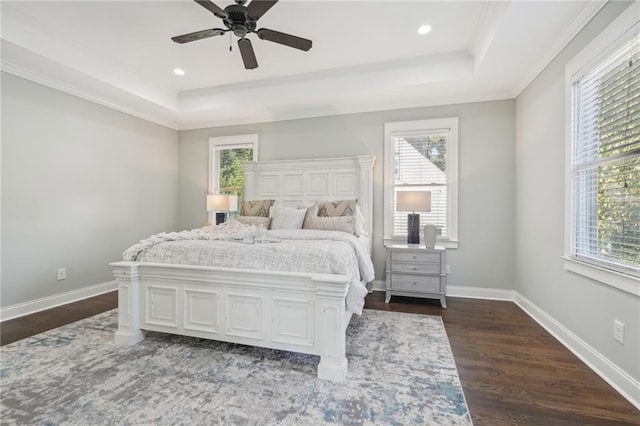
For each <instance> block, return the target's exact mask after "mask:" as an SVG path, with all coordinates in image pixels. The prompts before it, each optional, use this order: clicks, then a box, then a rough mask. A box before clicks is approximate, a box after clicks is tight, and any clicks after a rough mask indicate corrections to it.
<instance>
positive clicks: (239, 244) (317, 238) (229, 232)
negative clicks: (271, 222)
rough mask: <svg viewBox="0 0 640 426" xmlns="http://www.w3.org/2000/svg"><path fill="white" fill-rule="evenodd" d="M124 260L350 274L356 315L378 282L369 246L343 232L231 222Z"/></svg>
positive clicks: (150, 242) (162, 240)
mask: <svg viewBox="0 0 640 426" xmlns="http://www.w3.org/2000/svg"><path fill="white" fill-rule="evenodd" d="M123 257H124V259H125V260H135V261H139V262H145V263H170V264H181V265H199V266H219V267H228V268H240V269H255V270H268V271H291V272H307V273H308V272H315V273H324V274H343V275H348V276H350V277H351V283H350V286H349V292H348V294H347V298H346V309H347V311H349V312H353V313H356V314H361V313H362V308H363V307H364V297H365V296H366V294H367V289H366V286H365V284H366V283H367V282H369V281H372V280H373V279H374V269H373V264H372V262H371V257H370V256H369V254H368V250H367V248H366V247H365V242H363V241H362V240H359V239H357V238H356V237H354V236H353V235H351V234H348V233H345V232H339V231H319V230H307V229H295V230H277V231H259V230H258V229H257V228H256V227H255V226H248V225H239V224H237V223H235V224H234V222H230V223H229V225H226V226H222V227H221V226H217V227H205V228H199V229H196V230H191V231H183V232H177V233H175V232H174V233H168V234H158V235H156V236H153V237H151V238H150V239H147V240H142V241H140V243H138V244H136V245H134V246H132V247H131V248H130V249H128V250H127V251H126V252H125V253H124V256H123Z"/></svg>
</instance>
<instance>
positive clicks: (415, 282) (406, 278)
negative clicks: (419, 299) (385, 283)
mask: <svg viewBox="0 0 640 426" xmlns="http://www.w3.org/2000/svg"><path fill="white" fill-rule="evenodd" d="M391 286H392V288H393V290H406V291H423V292H429V293H440V277H429V276H423V275H403V274H393V275H392V278H391Z"/></svg>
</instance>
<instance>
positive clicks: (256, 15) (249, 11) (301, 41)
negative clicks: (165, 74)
mask: <svg viewBox="0 0 640 426" xmlns="http://www.w3.org/2000/svg"><path fill="white" fill-rule="evenodd" d="M195 2H196V3H198V4H199V5H200V6H202V7H204V8H205V9H207V10H208V11H210V12H211V13H213V14H214V15H216V16H217V17H218V18H220V19H222V22H223V23H224V25H225V26H226V27H227V28H226V29H222V28H212V29H210V30H202V31H196V32H195V33H189V34H183V35H179V36H175V37H171V40H173V41H175V42H176V43H188V42H190V41H196V40H201V39H203V38H208V37H213V36H219V35H223V34H224V33H226V32H229V31H232V32H233V34H235V35H236V36H237V37H240V40H238V47H239V48H240V54H241V56H242V62H244V67H245V68H246V69H248V70H251V69H254V68H257V67H258V61H257V60H256V55H255V53H254V51H253V46H252V45H251V40H249V39H248V38H246V36H247V34H250V33H256V34H257V35H258V38H260V39H262V40H267V41H272V42H274V43H279V44H283V45H285V46H289V47H293V48H296V49H300V50H304V51H307V50H309V49H311V40H307V39H306V38H301V37H296V36H294V35H291V34H285V33H281V32H279V31H275V30H270V29H268V28H259V29H256V28H257V22H258V19H260V17H262V15H264V14H265V13H266V12H267V11H268V10H269V9H271V8H272V7H273V5H274V4H276V3H277V2H278V0H253V1H252V2H251V3H249V6H245V3H246V2H247V0H235V3H236V4H231V5H229V6H227V7H225V8H224V9H221V8H220V7H218V6H216V5H215V4H214V3H213V2H211V1H210V0H195Z"/></svg>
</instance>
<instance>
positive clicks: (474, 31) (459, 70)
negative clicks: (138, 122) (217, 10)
mask: <svg viewBox="0 0 640 426" xmlns="http://www.w3.org/2000/svg"><path fill="white" fill-rule="evenodd" d="M214 2H215V3H216V4H217V5H218V6H220V7H222V8H224V7H225V6H227V5H228V4H231V1H214ZM603 4H604V3H603V2H601V1H566V2H563V1H468V2H459V1H442V2H435V1H398V0H387V1H372V0H369V1H326V0H322V1H320V0H315V1H313V0H309V1H305V0H280V2H279V3H278V4H276V5H275V6H274V7H273V8H272V9H271V10H269V11H268V12H267V13H266V14H265V15H264V16H263V17H262V18H261V19H260V21H259V27H266V28H271V29H275V30H278V31H282V32H286V33H290V34H294V35H297V36H300V37H304V38H308V39H311V40H313V47H312V49H311V50H310V51H308V52H303V51H300V50H296V49H292V48H289V47H285V46H282V45H279V44H275V43H271V42H268V41H265V40H260V39H258V38H257V36H255V34H253V35H250V36H249V38H250V39H251V41H252V43H253V47H254V50H255V53H256V57H257V59H258V63H259V67H258V68H257V69H255V70H245V69H244V67H243V65H242V60H241V57H240V52H239V51H238V49H237V44H236V43H237V39H236V38H235V36H233V40H232V41H233V47H234V48H233V51H232V52H229V43H230V37H229V35H224V36H219V37H212V38H208V39H204V40H199V41H195V42H191V43H187V44H176V43H174V42H173V41H171V37H172V36H175V35H180V34H184V33H189V32H193V31H198V30H203V29H208V28H214V27H223V25H222V22H221V21H220V19H219V18H217V17H215V16H214V15H213V14H212V13H211V12H209V11H208V10H206V9H204V8H203V7H201V6H200V5H198V4H197V3H195V2H193V1H190V0H182V1H66V2H59V1H18V2H12V1H2V3H1V7H2V10H1V12H2V27H1V30H2V70H3V71H6V72H9V73H12V74H15V75H18V76H21V77H24V78H27V79H30V80H33V81H36V82H39V83H42V84H45V85H48V86H51V87H54V88H56V89H59V90H63V91H65V92H68V93H71V94H74V95H77V96H80V97H83V98H85V99H89V100H92V101H95V102H98V103H100V104H103V105H107V106H109V107H112V108H115V109H118V110H120V111H124V112H127V113H130V114H133V115H135V116H138V117H142V118H145V119H148V120H150V121H153V122H156V123H159V124H162V125H165V126H168V127H171V128H174V129H190V128H199V127H210V126H222V125H231V124H243V123H253V122H263V121H273V120H285V119H294V118H304V117H312V116H321V115H333V114H343V113H351V112H363V111H373V110H382V109H394V108H406V107H414V106H426V105H435V104H445V103H454V102H470V101H480V100H492V99H509V98H514V97H516V96H517V95H518V94H519V93H520V92H521V91H522V90H523V89H524V88H525V87H526V85H527V84H528V83H529V82H530V81H531V80H532V79H533V78H534V77H535V76H536V75H537V73H538V72H540V71H541V70H542V69H543V68H544V66H546V65H547V64H548V63H549V61H550V60H551V59H553V57H554V56H555V55H556V54H557V53H558V52H559V51H560V50H561V49H562V48H563V47H564V46H565V45H566V43H568V42H569V41H570V40H571V38H573V36H575V34H576V33H577V32H578V31H579V30H580V29H581V28H582V27H583V26H584V25H585V24H586V23H587V22H588V20H589V19H591V18H592V17H593V15H594V14H595V13H596V12H597V11H598V10H599V9H600V8H601V7H602V5H603ZM422 24H429V25H431V26H432V28H433V30H432V31H431V33H429V34H426V35H419V34H418V33H417V29H418V27H419V26H420V25H422ZM176 67H179V68H182V69H184V70H185V72H186V74H185V75H184V76H181V77H180V76H176V75H174V74H173V69H174V68H176Z"/></svg>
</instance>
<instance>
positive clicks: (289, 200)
mask: <svg viewBox="0 0 640 426" xmlns="http://www.w3.org/2000/svg"><path fill="white" fill-rule="evenodd" d="M375 161H376V157H375V155H358V156H357V157H340V158H312V159H304V160H275V161H250V162H247V163H245V164H244V179H245V184H244V185H245V199H247V200H276V201H279V202H280V203H281V204H282V205H286V206H291V207H300V206H309V205H311V204H313V203H315V202H317V201H333V200H350V199H357V200H358V204H360V208H361V209H362V214H363V215H364V217H365V229H366V231H367V233H368V234H369V238H370V239H371V238H372V236H373V178H372V169H373V164H374V163H375Z"/></svg>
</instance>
